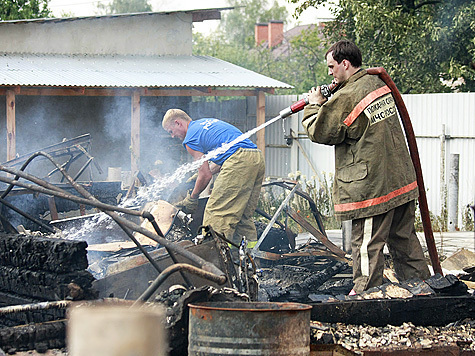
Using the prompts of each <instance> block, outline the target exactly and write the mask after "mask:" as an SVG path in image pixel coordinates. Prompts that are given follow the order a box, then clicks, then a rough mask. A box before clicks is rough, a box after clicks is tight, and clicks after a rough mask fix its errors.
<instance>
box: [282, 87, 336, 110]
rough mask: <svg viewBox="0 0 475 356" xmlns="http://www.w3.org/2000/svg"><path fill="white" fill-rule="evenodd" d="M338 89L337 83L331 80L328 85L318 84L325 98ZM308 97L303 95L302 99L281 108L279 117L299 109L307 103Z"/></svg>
mask: <svg viewBox="0 0 475 356" xmlns="http://www.w3.org/2000/svg"><path fill="white" fill-rule="evenodd" d="M337 89H338V84H336V83H334V82H332V83H331V84H329V85H325V84H323V85H321V86H320V91H321V93H322V95H323V96H324V97H325V98H329V97H331V96H332V94H333V93H334V92H335V91H336V90H337ZM308 103H309V102H308V97H307V96H305V97H304V98H303V99H300V100H299V101H297V102H296V103H294V104H292V105H290V106H289V107H288V108H285V109H284V110H281V111H280V113H279V117H280V118H281V119H285V118H286V117H289V116H290V115H292V114H295V113H297V112H299V111H301V110H303V108H304V107H305V106H306V105H307V104H308Z"/></svg>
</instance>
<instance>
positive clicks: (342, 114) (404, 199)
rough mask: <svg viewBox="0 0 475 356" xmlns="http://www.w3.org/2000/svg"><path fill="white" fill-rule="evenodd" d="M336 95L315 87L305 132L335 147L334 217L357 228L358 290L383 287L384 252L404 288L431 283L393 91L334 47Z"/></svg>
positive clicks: (352, 55) (349, 49) (329, 57)
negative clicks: (417, 230) (418, 280)
mask: <svg viewBox="0 0 475 356" xmlns="http://www.w3.org/2000/svg"><path fill="white" fill-rule="evenodd" d="M325 57H326V61H327V66H328V73H329V75H331V76H333V78H334V79H333V82H335V83H336V84H337V85H338V90H337V91H336V92H335V93H334V95H333V97H332V98H331V99H330V100H328V99H327V98H326V97H324V96H323V95H322V93H321V91H320V87H316V88H315V87H314V88H312V89H311V90H310V91H309V95H308V99H309V104H308V105H307V106H306V107H305V109H304V115H303V120H302V124H303V127H304V128H305V131H306V132H307V134H308V137H309V138H310V139H311V140H312V141H313V142H318V143H321V144H325V145H332V146H335V180H334V185H333V201H334V204H335V214H336V216H337V217H339V218H340V219H341V220H351V221H352V237H351V248H352V257H353V282H354V287H353V290H352V291H351V293H350V294H354V293H361V292H362V291H364V290H367V289H369V288H371V287H375V286H378V285H381V284H382V283H383V270H384V255H383V248H384V246H385V245H387V247H388V250H389V252H390V254H391V257H392V259H393V262H394V269H395V272H396V274H397V276H398V279H399V280H400V281H402V280H407V279H410V278H421V279H426V278H428V277H429V276H430V272H429V269H428V267H427V264H426V262H425V259H424V254H423V251H422V247H421V244H420V242H419V239H418V238H417V235H416V233H415V228H414V220H415V199H416V198H417V197H418V188H417V181H416V175H415V171H414V166H413V164H412V161H411V159H410V156H409V152H408V150H407V147H406V143H405V137H404V134H403V132H402V129H401V126H400V123H399V118H398V116H397V111H396V105H395V101H394V98H393V96H392V95H391V92H390V90H389V88H388V87H387V86H386V85H385V83H384V82H383V81H382V80H381V79H380V78H379V77H378V76H376V75H369V74H367V72H366V71H365V70H364V69H362V68H361V65H362V57H361V52H360V50H359V48H358V47H357V46H356V45H355V44H353V43H352V42H350V41H346V40H342V41H339V42H337V43H335V44H333V45H332V46H331V47H330V49H329V50H328V51H327V53H326V54H325Z"/></svg>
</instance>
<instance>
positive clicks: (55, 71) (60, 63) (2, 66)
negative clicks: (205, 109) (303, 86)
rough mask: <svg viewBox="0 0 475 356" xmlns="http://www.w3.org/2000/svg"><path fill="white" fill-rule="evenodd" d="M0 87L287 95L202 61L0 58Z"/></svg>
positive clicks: (274, 83) (264, 81) (265, 80)
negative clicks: (226, 89)
mask: <svg viewBox="0 0 475 356" xmlns="http://www.w3.org/2000/svg"><path fill="white" fill-rule="evenodd" d="M0 85H4V86H8V85H21V86H53V87H96V88H97V87H118V88H134V87H148V88H163V87H168V88H174V87H175V88H178V87H234V88H276V89H289V88H292V86H291V85H289V84H286V83H283V82H281V81H278V80H275V79H272V78H269V77H266V76H264V75H261V74H258V73H255V72H252V71H250V70H247V69H245V68H242V67H239V66H236V65H234V64H231V63H228V62H225V61H222V60H220V59H217V58H213V57H206V56H119V55H104V56H92V55H58V54H24V53H3V54H0Z"/></svg>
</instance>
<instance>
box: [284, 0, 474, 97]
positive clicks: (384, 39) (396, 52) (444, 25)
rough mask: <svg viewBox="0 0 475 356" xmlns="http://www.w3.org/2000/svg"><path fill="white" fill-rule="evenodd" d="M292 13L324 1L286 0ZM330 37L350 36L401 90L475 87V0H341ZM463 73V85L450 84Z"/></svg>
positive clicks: (370, 63) (366, 59) (370, 62)
mask: <svg viewBox="0 0 475 356" xmlns="http://www.w3.org/2000/svg"><path fill="white" fill-rule="evenodd" d="M288 1H289V2H292V3H296V4H299V7H298V8H297V13H296V16H298V15H299V14H300V13H301V12H302V11H303V10H305V9H306V8H308V7H311V6H315V7H316V6H319V5H321V4H323V3H326V2H327V1H326V0H304V1H302V0H288ZM334 14H335V21H334V22H333V23H330V24H328V26H326V31H325V32H326V35H327V38H328V41H329V42H335V41H337V40H339V39H341V38H343V37H346V38H348V39H350V40H352V41H354V42H355V43H356V44H357V45H358V46H359V47H360V49H361V51H362V53H363V60H364V63H365V65H366V66H368V67H379V66H381V67H384V68H385V69H386V71H387V72H388V73H389V75H390V76H391V77H392V79H393V80H394V82H395V83H396V85H397V86H398V88H399V90H400V91H401V92H402V93H429V92H446V91H450V90H454V89H458V90H462V91H470V90H474V89H475V40H474V38H475V21H474V20H473V19H474V18H475V2H473V1H471V0H445V1H442V0H440V1H414V0H385V1H380V0H369V1H367V0H340V1H339V7H338V8H336V9H335V12H334ZM459 78H463V79H464V83H465V84H463V85H461V86H459V87H458V88H450V87H449V86H447V85H444V84H443V83H442V81H441V79H444V80H446V81H448V82H449V83H452V82H454V81H455V80H457V79H459Z"/></svg>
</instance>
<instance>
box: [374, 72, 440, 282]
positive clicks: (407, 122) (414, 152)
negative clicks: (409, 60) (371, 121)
mask: <svg viewBox="0 0 475 356" xmlns="http://www.w3.org/2000/svg"><path fill="white" fill-rule="evenodd" d="M366 71H367V72H368V74H372V75H379V77H380V78H381V80H382V81H383V82H384V83H386V85H387V86H388V87H389V89H391V92H392V94H393V96H394V100H395V101H396V107H397V109H398V111H399V115H400V116H401V120H402V124H403V127H404V131H405V133H406V140H407V144H408V146H409V153H410V155H411V159H412V164H413V165H414V170H415V171H416V177H417V186H418V188H419V209H420V211H421V219H422V226H423V228H424V236H425V239H426V244H427V249H428V250H429V257H430V260H431V263H432V268H433V270H434V272H435V273H440V274H441V275H443V273H442V268H441V266H440V261H439V255H438V253H437V247H436V246H435V241H434V234H433V232H432V223H431V221H430V215H429V207H428V205H427V197H426V191H425V186H424V179H423V177H422V167H421V161H420V158H419V150H418V148H417V142H416V136H415V135H414V129H413V128H412V123H411V119H410V118H409V113H408V111H407V109H406V105H405V104H404V101H403V100H402V96H401V94H400V93H399V90H398V89H397V87H396V84H395V83H394V82H393V80H392V79H391V77H390V76H389V74H388V73H387V72H386V70H385V69H384V68H382V67H377V68H369V69H367V70H366Z"/></svg>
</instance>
